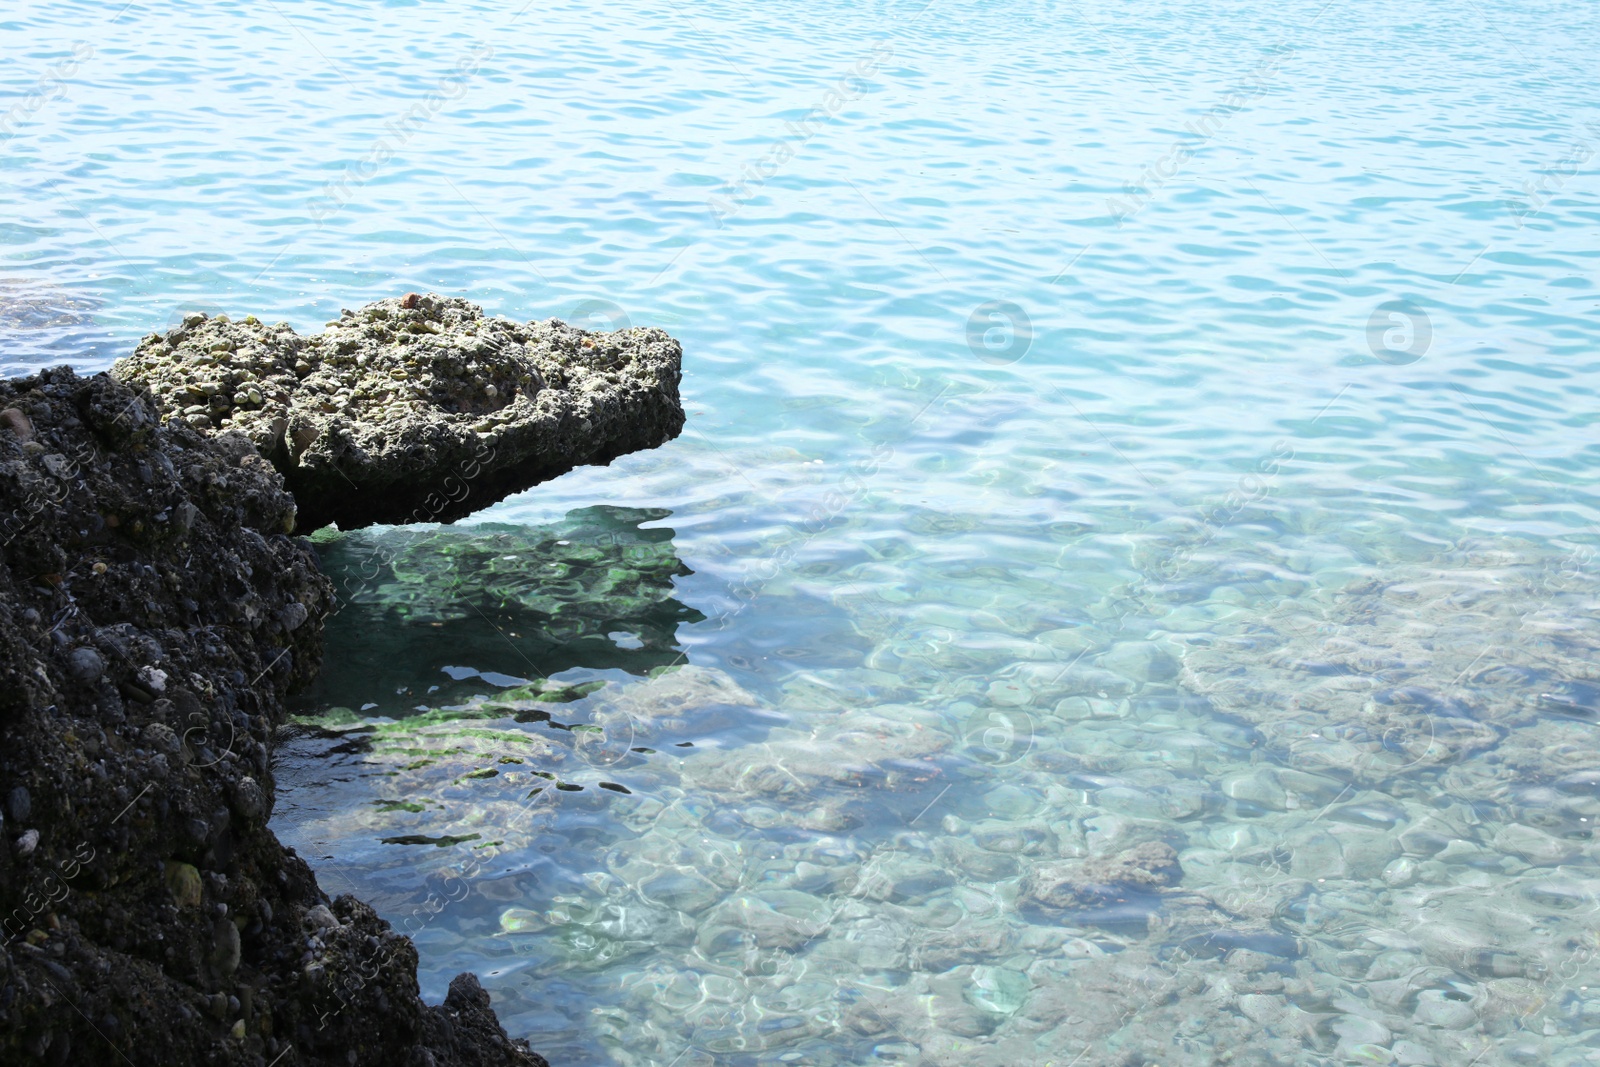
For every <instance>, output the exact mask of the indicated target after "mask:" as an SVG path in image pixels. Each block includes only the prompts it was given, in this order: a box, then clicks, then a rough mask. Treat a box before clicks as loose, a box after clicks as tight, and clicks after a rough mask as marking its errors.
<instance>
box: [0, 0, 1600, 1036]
mask: <svg viewBox="0 0 1600 1067" xmlns="http://www.w3.org/2000/svg"><path fill="white" fill-rule="evenodd" d="M0 54H3V55H4V56H5V57H6V59H5V61H4V63H3V64H0V203H3V212H0V362H3V364H4V367H3V369H4V371H5V372H6V373H7V374H17V373H25V372H26V371H28V370H29V369H30V368H34V367H38V366H42V365H45V364H50V363H56V362H63V361H65V362H70V363H72V364H73V365H75V366H77V367H79V368H80V369H84V370H99V369H104V368H105V367H107V366H109V365H110V363H111V361H112V360H114V359H115V358H117V357H118V356H119V355H121V354H124V353H126V352H128V351H130V350H131V348H132V346H133V345H134V344H135V343H136V341H137V339H138V338H139V337H140V336H142V335H143V334H145V333H148V332H149V331H151V330H153V329H163V328H165V327H166V326H167V325H168V324H169V323H171V322H172V321H173V320H174V318H175V317H177V316H181V315H182V314H183V313H185V312H188V311H191V310H196V309H198V310H203V311H207V312H217V311H226V312H228V313H230V314H234V315H241V314H245V313H254V314H256V315H258V316H260V317H262V318H263V319H266V320H268V321H273V320H277V319H284V320H287V321H289V322H290V323H292V324H293V325H294V326H295V327H296V328H297V329H300V330H301V331H302V332H315V331H316V330H317V329H319V328H320V326H321V324H322V323H323V322H324V321H325V320H327V319H329V318H333V317H336V316H337V315H338V313H339V310H340V308H342V307H344V308H354V307H357V306H359V305H361V304H362V303H364V302H366V301H369V300H373V299H377V298H380V297H384V296H392V295H396V294H399V293H402V292H405V291H407V290H413V289H414V290H432V291H436V292H440V293H444V294H449V295H459V296H465V297H468V298H469V299H472V300H474V301H476V302H479V303H481V304H482V305H483V306H484V307H485V309H486V310H487V311H489V312H490V313H495V314H505V315H510V316H513V317H516V318H520V319H545V318H550V317H558V318H562V319H565V320H567V321H569V322H575V323H578V324H580V325H585V326H590V327H592V328H597V329H603V328H615V327H619V326H622V325H626V324H635V325H658V326H663V327H665V328H667V329H668V330H670V331H671V332H672V333H673V334H674V335H675V336H677V337H679V338H680V339H681V340H682V342H683V347H684V353H685V355H684V383H683V393H684V401H685V408H686V410H687V412H688V413H689V421H688V425H687V427H686V428H685V430H684V432H683V434H682V436H681V437H680V438H679V439H678V440H676V441H673V442H671V443H669V444H667V445H666V446H664V447H662V448H660V449H657V450H655V451H652V452H647V453H642V454H638V455H634V456H629V457H625V458H623V459H621V460H619V461H618V462H617V463H615V464H613V465H612V466H611V467H609V468H605V469H585V470H580V471H576V472H574V473H572V474H570V475H567V476H566V477H564V478H562V479H560V480H558V481H556V482H553V483H550V484H547V485H545V486H541V487H538V488H536V489H534V490H532V491H530V492H528V493H525V494H522V495H521V496H518V497H515V498H512V499H510V500H507V501H505V502H504V503H502V504H500V505H498V506H496V507H494V508H492V509H490V510H489V511H488V512H485V513H484V514H482V515H480V516H477V517H475V518H474V519H473V520H471V521H469V522H465V523H461V524H458V525H457V526H455V527H450V528H444V529H433V528H430V529H423V530H375V531H363V532H359V533H355V534H347V535H339V534H337V533H334V532H328V533H325V534H323V535H319V537H318V541H319V547H320V549H321V550H322V551H323V553H324V555H325V560H326V564H327V567H328V569H329V571H330V573H332V574H333V575H334V577H335V579H336V581H338V582H339V584H340V588H341V591H342V594H343V596H342V602H343V604H344V607H343V609H342V610H341V611H340V612H339V613H338V614H337V615H336V616H334V617H333V618H332V619H330V620H329V622H328V641H329V658H328V663H327V666H326V669H325V677H324V678H323V680H322V682H320V683H319V687H318V689H317V691H315V692H313V693H309V694H307V695H306V697H305V700H304V706H303V707H302V708H301V711H302V712H303V713H304V714H305V716H306V721H307V723H308V724H309V725H307V726H306V727H304V728H302V729H301V730H300V731H298V732H297V733H296V734H295V735H294V736H293V737H291V738H289V739H286V741H285V743H284V745H283V746H282V747H281V749H280V754H279V755H280V766H279V783H280V787H279V794H278V801H277V814H276V817H275V823H274V825H275V827H276V829H277V830H278V832H279V833H280V835H281V836H282V837H283V838H284V839H285V841H287V842H288V843H290V844H292V845H293V846H294V847H295V848H297V849H298V850H300V851H301V853H302V854H303V855H305V856H306V857H307V858H308V859H309V860H310V861H311V862H312V863H313V865H314V866H316V867H317V869H318V871H319V875H320V877H321V879H322V883H323V885H324V886H325V887H326V888H328V889H329V891H330V892H334V893H338V892H354V893H357V894H359V895H361V896H362V897H364V898H365V899H368V900H370V901H372V902H373V903H374V904H375V906H377V907H378V908H379V910H380V911H381V912H382V913H383V914H384V915H385V916H386V917H387V918H389V919H390V921H391V922H393V923H394V924H395V925H396V926H397V927H398V928H400V929H402V930H404V931H406V932H408V933H411V934H412V935H413V936H414V937H415V940H416V942H417V945H418V948H419V951H420V953H421V957H422V985H423V991H424V994H425V996H427V997H429V998H431V999H437V998H438V997H440V996H442V995H443V992H444V989H445V986H446V984H447V983H448V980H449V978H450V977H451V976H452V975H454V974H456V973H457V972H459V971H462V970H469V969H470V970H475V971H477V972H478V973H479V974H480V975H481V976H482V977H483V980H484V983H485V985H486V987H487V988H489V989H490V991H491V992H492V993H493V996H494V1000H495V1004H496V1007H497V1009H498V1010H499V1012H500V1016H501V1018H502V1020H504V1022H505V1024H506V1026H507V1028H508V1029H509V1030H510V1031H511V1032H513V1033H514V1034H516V1035H518V1036H525V1037H528V1038H529V1039H530V1040H531V1041H532V1042H533V1044H534V1047H535V1048H537V1049H539V1050H540V1051H542V1052H543V1053H544V1054H545V1055H546V1056H548V1057H549V1059H550V1060H551V1062H552V1063H555V1064H557V1065H560V1067H577V1065H602V1064H605V1065H613V1064H614V1065H619V1067H620V1065H629V1067H631V1065H640V1067H644V1065H656V1067H669V1065H675V1067H689V1065H710V1064H719V1065H720V1064H728V1065H741V1067H743V1065H754V1064H762V1065H765V1064H790V1063H792V1064H804V1065H808V1067H809V1065H831V1064H839V1065H846V1064H863V1063H885V1064H887V1063H904V1064H940V1065H943V1064H949V1065H956V1064H960V1065H984V1064H995V1065H1006V1067H1015V1065H1030V1067H1031V1065H1037V1067H1048V1065H1052V1064H1055V1065H1066V1064H1078V1065H1082V1067H1089V1065H1100V1064H1104V1065H1113V1064H1115V1065H1122V1064H1157V1063H1160V1064H1222V1063H1235V1064H1260V1065H1269V1064H1290V1063H1293V1064H1328V1065H1334V1064H1339V1065H1342V1064H1353V1063H1376V1064H1408V1065H1426V1064H1435V1065H1438V1067H1446V1065H1465V1064H1468V1063H1477V1064H1483V1065H1488V1064H1539V1065H1557V1067H1571V1065H1577V1064H1594V1063H1600V1052H1597V1051H1596V1049H1597V1047H1600V935H1597V933H1596V930H1597V927H1600V865H1597V864H1600V840H1597V839H1596V837H1595V835H1594V832H1593V827H1594V826H1595V825H1596V823H1597V822H1600V760H1597V758H1596V752H1597V740H1600V738H1597V732H1600V582H1597V581H1596V575H1597V573H1600V560H1596V559H1595V553H1596V552H1597V550H1600V549H1597V547H1596V546H1597V544H1600V537H1597V533H1600V527H1597V526H1596V522H1597V507H1596V505H1597V497H1596V491H1595V487H1596V479H1597V476H1600V430H1597V417H1600V412H1597V407H1596V399H1595V393H1596V387H1597V385H1600V298H1597V291H1600V290H1597V279H1596V269H1597V265H1600V243H1597V240H1596V235H1597V224H1600V206H1597V197H1600V173H1597V171H1600V166H1597V161H1600V107H1597V106H1596V104H1595V101H1596V100H1600V63H1597V61H1596V59H1595V57H1596V56H1600V21H1597V20H1596V18H1595V13H1594V9H1593V6H1592V5H1591V4H1588V3H1582V2H1576V0H1547V2H1532V3H1519V4H1509V3H1505V2H1503V0H1481V2H1478V3H1472V2H1469V3H1465V4H1460V3H1444V2H1420V3H1417V2H1413V3H1399V2H1394V0H1369V2H1362V0H1353V2H1349V3H1339V4H1333V3H1324V2H1322V0H1311V2H1306V0H1285V2H1282V3H1272V4H1268V3H1261V2H1259V0H1257V2H1246V0H1236V2H1231V3H1228V2H1222V3H1181V2H1171V3H1149V2H1131V3H1109V2H1092V0H1091V2H1085V3H1074V4H1066V3H1059V4H1058V3H1054V2H1050V0H1040V2H1027V0H1022V2H1009V3H1008V2H1000V3H987V2H986V3H977V2H971V0H934V2H933V3H930V4H923V3H921V2H920V0H917V2H905V3H894V2H865V3H837V2H832V3H830V2H820V0H806V2H791V3H777V4H772V3H765V4H753V3H735V2H713V3H700V4H688V3H683V4H677V3H672V2H664V3H663V2H648V0H620V2H617V3H610V4H603V5H601V4H592V5H591V4H575V3H551V4H519V3H516V2H513V0H505V2H487V3H461V2H445V0H439V2H429V3H399V2H394V3H384V4H361V5H355V4H347V3H331V2H303V0H270V2H267V3H209V4H203V5H195V4H178V3H173V2H153V3H133V4H129V5H127V6H126V7H122V6H119V5H118V4H115V3H113V4H98V3H97V4H90V3H85V2H81V0H65V2H62V0H57V2H51V3H39V2H34V0H20V2H18V0H12V2H10V3H8V4H7V5H6V6H5V10H4V12H3V13H0Z"/></svg>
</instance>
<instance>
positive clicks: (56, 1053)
mask: <svg viewBox="0 0 1600 1067" xmlns="http://www.w3.org/2000/svg"><path fill="white" fill-rule="evenodd" d="M294 519H295V510H294V503H293V501H292V500H291V499H290V497H289V495H288V494H287V493H286V492H285V491H284V487H283V481H282V478H281V477H280V476H279V475H278V473H277V472H276V471H275V470H274V469H273V467H272V465H271V464H269V463H268V462H267V461H266V460H264V459H263V458H262V457H260V456H259V455H257V454H256V452H255V450H254V449H253V448H251V447H250V445H249V443H248V442H247V441H243V439H241V438H238V437H236V436H235V437H234V438H232V439H231V440H210V439H208V438H206V437H205V436H204V435H202V434H201V433H199V432H198V431H196V430H194V429H192V428H190V427H189V426H188V425H187V424H185V423H182V422H172V423H169V424H168V425H167V426H165V427H163V426H161V425H160V424H159V421H158V414H157V411H156V409H155V407H154V406H153V405H152V404H151V402H150V400H149V397H148V396H147V395H145V394H143V393H140V392H138V391H135V390H132V389H129V388H127V387H125V386H123V385H121V384H119V383H118V382H116V381H114V380H113V379H111V378H109V377H107V376H104V375H97V376H95V377H92V378H80V377H78V376H77V375H75V374H74V373H73V372H72V371H71V370H69V369H67V368H60V369H56V370H51V371H46V372H44V373H41V374H38V375H35V376H33V377H30V378H23V379H18V380H13V381H5V382H0V797H4V798H5V811H4V818H3V819H0V837H3V846H4V847H0V1063H6V1064H13V1063H17V1064H20V1063H52V1064H67V1063H92V1062H104V1063H129V1064H135V1065H141V1067H142V1065H144V1064H175V1063H182V1064H226V1065H240V1067H244V1065H252V1067H259V1065H263V1064H267V1063H272V1064H275V1065H277V1067H294V1065H306V1064H327V1065H330V1067H331V1065H334V1064H337V1065H340V1067H348V1065H362V1064H371V1065H379V1064H381V1065H385V1067H388V1065H401V1067H422V1065H424V1064H428V1065H433V1067H444V1065H450V1064H506V1065H516V1067H540V1065H542V1064H543V1063H544V1061H543V1060H542V1059H540V1058H539V1057H537V1056H535V1055H533V1054H532V1053H530V1052H528V1051H527V1050H526V1049H525V1048H523V1047H521V1046H519V1045H515V1044H513V1043H512V1042H510V1041H509V1040H507V1038H506V1036H505V1034H504V1032H503V1031H502V1030H501V1029H500V1026H499V1024H498V1022H497V1021H496V1019H495V1017H494V1014H493V1012H492V1011H491V1010H490V1008H489V1005H488V1001H487V997H485V996H482V995H481V990H480V991H478V992H474V990H475V989H476V983H475V982H473V981H462V980H458V983H453V984H452V986H451V996H450V998H449V999H448V1000H447V1001H446V1003H445V1004H444V1005H441V1006H437V1007H429V1006H427V1005H425V1004H424V1003H423V1002H422V1000H421V999H420V997H419V996H418V985H417V975H416V966H417V956H416V950H415V948H414V947H413V946H412V944H411V942H410V941H409V940H407V939H406V938H404V937H401V936H400V935H399V934H397V933H395V932H394V931H393V930H391V929H390V928H389V925H388V923H386V922H384V921H383V920H382V919H381V918H380V917H379V916H378V915H377V914H376V913H374V912H373V911H372V910H371V909H370V908H368V907H367V906H366V905H365V904H362V903H361V902H359V901H357V900H354V899H352V898H349V897H340V898H339V899H337V900H331V901H330V900H329V899H328V897H327V895H326V894H325V893H323V892H322V890H321V889H320V888H318V886H317V882H316V878H315V876H314V875H313V874H312V872H311V870H310V869H309V868H308V867H307V866H306V864H305V863H304V862H302V861H301V859H300V858H299V857H298V856H296V855H295V854H294V852H292V851H291V850H288V849H285V848H284V847H283V846H282V845H281V844H280V843H279V842H278V840H277V838H276V837H275V836H274V835H273V833H272V831H271V830H270V829H269V828H268V819H269V817H270V814H271V809H272V803H273V799H274V792H275V790H274V784H273V777H272V769H271V766H270V764H269V760H268V745H269V744H270V743H271V740H272V737H273V731H274V728H275V727H276V726H277V725H279V724H280V723H281V722H282V721H283V719H284V716H285V708H284V703H283V701H284V697H285V694H287V693H288V692H289V691H291V690H292V689H295V688H297V687H298V686H301V685H303V684H304V683H305V682H307V681H308V680H309V679H310V678H311V677H312V675H313V674H314V673H315V671H316V670H317V668H318V665H319V661H320V659H321V653H322V620H323V618H324V617H325V616H326V615H327V613H328V612H329V610H330V609H331V608H332V606H333V597H332V588H331V585H330V583H329V582H328V580H327V579H326V578H324V577H323V576H322V575H321V574H320V573H319V571H318V569H317V561H316V558H315V556H314V554H313V552H312V549H311V547H310V545H309V544H308V543H307V542H306V541H305V540H303V539H298V538H295V537H292V536H290V534H289V531H290V530H291V529H292V528H293V527H294ZM324 913H326V915H327V918H328V919H329V920H331V922H318V921H317V920H318V919H321V918H322V916H323V914H324ZM458 985H459V990H460V991H459V992H458Z"/></svg>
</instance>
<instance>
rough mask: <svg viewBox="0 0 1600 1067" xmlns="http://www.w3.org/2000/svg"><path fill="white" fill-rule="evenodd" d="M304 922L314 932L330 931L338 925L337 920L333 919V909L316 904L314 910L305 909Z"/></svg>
mask: <svg viewBox="0 0 1600 1067" xmlns="http://www.w3.org/2000/svg"><path fill="white" fill-rule="evenodd" d="M306 922H308V923H310V924H311V926H312V928H313V929H315V930H332V929H334V928H335V927H337V926H338V925H339V920H338V919H336V918H335V917H334V914H333V909H332V908H330V907H328V906H327V905H326V904H318V905H317V906H316V907H314V908H307V909H306Z"/></svg>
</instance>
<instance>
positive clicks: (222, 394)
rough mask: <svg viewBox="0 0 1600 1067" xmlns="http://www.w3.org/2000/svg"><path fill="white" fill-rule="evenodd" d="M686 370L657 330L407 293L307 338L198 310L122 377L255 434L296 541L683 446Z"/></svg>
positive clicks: (188, 411) (146, 345) (427, 517)
mask: <svg viewBox="0 0 1600 1067" xmlns="http://www.w3.org/2000/svg"><path fill="white" fill-rule="evenodd" d="M681 359H682V349H681V348H680V347H679V345H678V342H676V341H674V340H673V339H672V338H671V337H669V336H668V335H667V334H666V333H664V332H662V331H661V330H656V329H646V328H642V327H634V328H630V329H626V330H618V331H615V332H612V333H594V332H591V331H588V330H581V329H578V328H576V327H572V326H568V325H566V324H565V323H563V322H561V321H560V320H558V319H551V320H549V321H547V322H542V323H538V322H531V323H519V322H515V321H513V320H511V319H507V318H503V317H495V318H486V317H484V314H483V311H482V309H481V308H479V307H478V306H477V305H475V304H471V303H469V302H467V301H466V300H462V299H459V298H455V297H441V296H437V295H434V294H428V295H426V296H419V295H418V294H414V293H413V294H408V295H407V296H406V297H403V298H391V299H388V300H380V301H378V302H377V303H374V304H368V305H367V306H366V307H364V308H361V309H360V310H359V311H346V312H344V314H343V316H342V317H341V318H340V319H338V320H337V321H335V322H331V323H329V324H328V327H327V330H326V332H324V333H320V334H316V335H313V336H311V337H301V336H299V335H298V334H296V333H295V332H294V331H293V330H292V329H290V328H289V326H288V325H287V324H286V323H278V324H277V325H274V326H267V325H265V324H263V323H261V322H258V321H256V319H255V318H254V316H247V317H246V318H245V319H244V320H242V321H239V322H234V321H231V320H230V319H228V317H227V316H224V315H218V316H215V317H213V318H207V317H206V316H205V315H203V314H200V313H198V312H197V313H194V314H192V315H189V316H188V317H186V318H185V319H184V320H183V323H182V324H180V325H179V326H177V327H175V328H173V329H172V330H170V331H168V332H167V333H165V334H151V335H150V336H149V337H147V338H145V340H144V341H143V342H142V343H140V345H139V347H138V348H137V349H136V350H135V351H134V353H133V355H131V356H129V357H127V358H126V359H122V360H119V361H118V362H117V364H116V366H115V367H113V368H112V375H113V376H114V377H116V378H118V379H120V380H122V381H124V382H128V383H137V384H139V385H143V386H145V387H148V388H149V389H150V390H151V392H152V393H154V394H155V396H156V398H157V399H158V400H159V401H160V403H161V405H162V409H163V418H164V420H165V421H167V422H172V421H179V422H184V423H187V424H188V425H190V426H192V427H194V428H196V429H199V430H201V431H203V432H207V433H221V432H224V431H230V430H232V431H237V432H239V433H241V434H243V435H244V436H245V437H247V438H248V439H249V440H250V441H251V442H253V443H254V445H255V446H256V448H257V449H258V450H259V451H260V452H261V454H262V455H264V456H266V457H268V458H269V459H270V460H271V461H272V463H273V465H274V466H276V467H277V468H278V470H279V471H280V472H281V473H282V474H283V476H284V480H285V481H286V483H287V484H288V488H289V490H290V492H292V493H293V494H294V497H295V501H296V503H297V504H298V505H299V509H300V510H299V519H298V528H299V529H301V530H313V529H316V528H318V527H321V526H325V525H327V524H329V523H337V524H338V525H339V526H340V527H341V528H344V529H353V528H356V527H360V526H369V525H372V524H374V523H391V524H399V523H408V522H453V521H454V520H456V519H460V518H463V517H465V516H466V515H469V514H471V513H472V512H474V511H478V510H481V509H482V508H484V507H487V506H488V505H490V504H493V503H494V502H496V501H497V500H500V499H502V498H503V497H505V496H507V495H509V494H511V493H514V492H518V491H520V490H523V489H526V488H528V487H529V486H533V485H537V484H539V483H540V482H544V481H548V480H549V479H551V478H554V477H556V476H557V475H560V474H564V473H566V472H567V471H569V470H572V469H573V468H574V467H578V466H582V465H585V464H606V463H610V462H611V461H612V460H614V459H616V458H617V457H618V456H621V455H624V454H626V453H628V452H634V451H638V450H639V449H643V448H653V447H655V446H656V445H659V444H662V443H664V442H666V441H668V440H671V439H672V438H673V437H676V436H677V434H678V432H679V431H680V430H681V429H682V428H683V407H682V405H681V404H680V402H679V399H678V380H679V375H680V363H681Z"/></svg>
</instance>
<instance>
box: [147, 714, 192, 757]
mask: <svg viewBox="0 0 1600 1067" xmlns="http://www.w3.org/2000/svg"><path fill="white" fill-rule="evenodd" d="M140 736H141V737H142V738H143V739H144V743H145V745H147V746H148V747H150V748H153V749H155V750H156V751H157V752H164V753H166V754H167V755H169V756H173V755H176V754H177V752H178V749H180V748H182V747H183V744H182V742H180V741H179V740H178V734H177V731H175V730H174V729H173V728H172V727H170V726H168V725H167V724H166V723H164V722H153V723H151V724H150V725H149V726H146V727H145V728H144V732H143V733H142V734H141V735H140Z"/></svg>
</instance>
